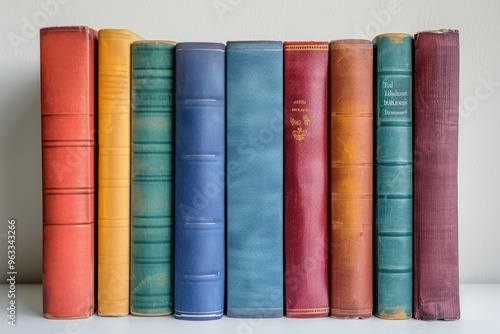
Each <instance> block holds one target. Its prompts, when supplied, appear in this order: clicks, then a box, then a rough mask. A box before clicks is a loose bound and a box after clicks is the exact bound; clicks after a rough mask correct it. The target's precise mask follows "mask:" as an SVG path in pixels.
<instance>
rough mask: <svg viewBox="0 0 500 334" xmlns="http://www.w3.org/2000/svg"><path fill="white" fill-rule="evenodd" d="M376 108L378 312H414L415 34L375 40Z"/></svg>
mask: <svg viewBox="0 0 500 334" xmlns="http://www.w3.org/2000/svg"><path fill="white" fill-rule="evenodd" d="M374 46H375V54H376V75H377V77H376V78H377V79H376V80H377V85H376V86H377V88H376V89H377V92H376V94H375V96H377V112H376V156H375V159H376V161H375V166H376V167H375V168H376V184H375V186H376V196H377V197H376V203H375V210H376V223H375V233H376V240H375V248H376V254H375V261H376V263H375V303H374V313H375V315H376V316H378V317H381V318H386V319H407V318H410V317H411V316H412V301H413V299H412V297H413V295H412V290H413V272H412V270H413V261H412V259H413V159H412V54H413V38H412V37H411V36H410V35H405V34H384V35H380V36H377V37H376V38H375V40H374Z"/></svg>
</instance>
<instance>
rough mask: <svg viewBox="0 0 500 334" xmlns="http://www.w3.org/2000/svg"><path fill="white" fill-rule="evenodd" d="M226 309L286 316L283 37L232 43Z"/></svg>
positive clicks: (229, 48)
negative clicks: (274, 39) (284, 293)
mask: <svg viewBox="0 0 500 334" xmlns="http://www.w3.org/2000/svg"><path fill="white" fill-rule="evenodd" d="M226 53H227V55H226V57H227V61H226V80H227V85H226V87H227V88H226V89H227V91H226V97H227V315H228V316H230V317H249V318H265V317H281V316H283V305H284V300H283V269H284V268H283V43H282V42H274V41H248V42H228V43H227V51H226Z"/></svg>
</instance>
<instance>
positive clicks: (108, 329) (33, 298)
mask: <svg viewBox="0 0 500 334" xmlns="http://www.w3.org/2000/svg"><path fill="white" fill-rule="evenodd" d="M7 293H8V286H7V285H6V284H2V285H1V288H0V301H1V302H0V305H1V308H0V309H1V310H3V311H2V312H3V316H2V317H0V333H30V334H31V333H47V334H49V333H51V334H83V333H94V334H99V333H116V334H118V333H120V334H121V333H140V334H152V333H207V334H210V333H218V334H226V333H227V334H259V333H268V334H271V333H272V334H278V333H286V334H291V333H311V334H314V333H332V334H338V333H356V334H361V333H370V334H371V333H384V334H390V333H397V334H410V333H419V334H420V333H422V334H427V333H454V334H455V333H481V334H484V333H499V332H500V322H499V320H498V317H500V284H461V285H460V304H461V319H460V320H457V321H417V320H415V319H409V320H383V319H379V318H376V317H374V316H372V317H371V318H369V319H365V320H340V319H332V318H330V317H323V318H313V319H290V318H286V317H283V318H276V319H235V318H228V317H226V316H224V317H223V318H222V319H221V320H213V321H187V320H178V319H175V318H174V317H173V316H164V317H137V316H132V315H129V316H126V317H117V318H114V317H113V318H111V317H99V316H97V315H93V316H92V317H90V318H88V319H78V320H51V319H46V318H44V317H43V314H42V287H41V285H39V284H18V285H17V286H16V299H15V300H16V326H15V327H12V326H10V325H8V324H7V321H8V318H7V316H6V315H7V309H6V308H7V306H8V303H9V299H8V296H7Z"/></svg>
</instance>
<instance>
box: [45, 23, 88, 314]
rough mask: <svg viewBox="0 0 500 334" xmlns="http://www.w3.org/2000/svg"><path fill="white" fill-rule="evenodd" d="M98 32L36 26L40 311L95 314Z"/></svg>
mask: <svg viewBox="0 0 500 334" xmlns="http://www.w3.org/2000/svg"><path fill="white" fill-rule="evenodd" d="M96 55H97V33H96V31H94V30H92V29H90V28H88V27H76V26H73V27H51V28H43V29H41V30H40V88H41V124H42V185H43V197H42V198H43V261H42V262H43V264H42V283H43V284H42V286H43V314H44V316H45V317H47V318H53V319H72V318H86V317H89V316H91V315H92V314H93V313H94V281H95V270H94V222H95V210H94V205H95V196H94V191H95V164H96V150H95V144H96V143H95V136H94V130H95V127H96V124H95V117H96V92H95V71H96Z"/></svg>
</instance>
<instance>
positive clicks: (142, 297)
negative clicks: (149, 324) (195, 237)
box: [130, 41, 175, 316]
mask: <svg viewBox="0 0 500 334" xmlns="http://www.w3.org/2000/svg"><path fill="white" fill-rule="evenodd" d="M174 53H175V43H174V42H169V41H139V42H134V43H132V46H131V57H132V65H131V66H132V68H131V115H132V116H131V117H132V119H131V136H132V138H131V141H132V143H131V144H132V145H131V146H132V152H131V204H130V210H131V231H130V238H131V240H130V242H131V254H130V276H131V277H130V312H131V313H132V314H134V315H145V316H154V315H166V314H171V313H172V311H173V273H174V271H173V256H174V249H173V239H174V237H173V233H174V215H173V208H174V178H173V177H174V164H173V159H174V142H173V141H174V125H173V124H174V123H173V121H174V120H173V117H174V86H175V78H174V74H175V71H174Z"/></svg>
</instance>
